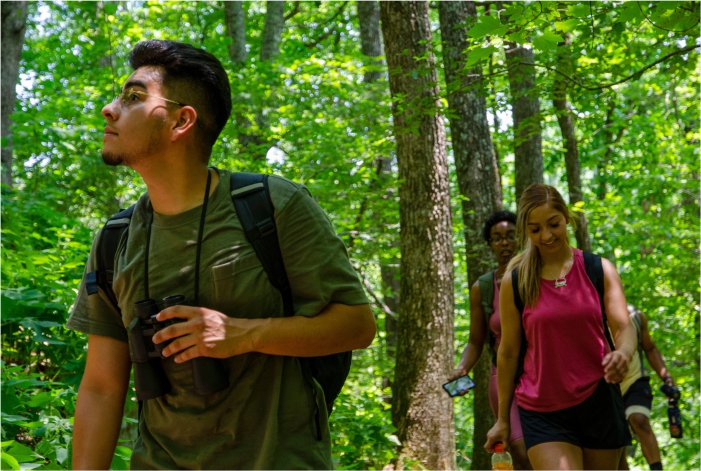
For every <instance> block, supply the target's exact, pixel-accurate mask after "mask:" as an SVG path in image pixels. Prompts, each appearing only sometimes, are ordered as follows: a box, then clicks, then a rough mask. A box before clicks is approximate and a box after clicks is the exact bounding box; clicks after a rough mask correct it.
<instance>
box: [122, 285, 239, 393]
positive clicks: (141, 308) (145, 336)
mask: <svg viewBox="0 0 701 471" xmlns="http://www.w3.org/2000/svg"><path fill="white" fill-rule="evenodd" d="M179 304H185V296H183V295H182V294H176V295H174V296H168V297H166V298H163V307H164V308H167V307H171V306H176V305H179ZM159 312H160V309H159V308H158V306H157V304H156V301H155V300H154V299H145V300H143V301H139V302H137V303H135V304H134V320H132V321H131V323H130V324H129V327H128V328H127V331H128V332H129V355H130V356H131V361H132V363H134V383H135V385H136V398H137V399H138V400H140V401H145V400H147V399H155V398H157V397H160V396H162V395H164V394H166V393H168V392H169V391H170V389H171V384H170V381H168V377H167V376H166V373H165V370H164V369H163V364H162V363H161V362H162V360H163V359H164V357H163V349H164V348H165V347H166V346H168V344H169V343H170V342H169V341H166V342H161V343H159V344H154V343H153V336H154V334H155V333H156V332H158V331H160V330H163V329H165V328H166V327H168V326H170V325H173V324H177V323H179V322H185V321H184V320H182V319H168V320H165V321H162V322H160V321H157V320H156V315H157V314H158V313H159ZM190 363H191V365H192V380H193V383H194V387H195V393H197V394H198V395H200V396H206V395H208V394H212V393H215V392H219V391H222V390H224V389H226V388H228V387H229V378H228V375H227V373H226V370H225V368H224V364H223V362H222V361H221V360H218V359H216V358H207V357H198V358H193V359H192V360H190Z"/></svg>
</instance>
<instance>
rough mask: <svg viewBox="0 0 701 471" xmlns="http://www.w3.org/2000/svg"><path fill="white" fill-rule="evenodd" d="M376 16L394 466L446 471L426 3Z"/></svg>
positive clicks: (444, 324)
mask: <svg viewBox="0 0 701 471" xmlns="http://www.w3.org/2000/svg"><path fill="white" fill-rule="evenodd" d="M380 17H381V19H382V35H383V38H384V44H385V48H386V53H387V65H388V69H389V70H390V76H389V85H390V92H391V93H392V97H393V103H392V114H393V117H394V136H395V139H396V141H397V162H398V166H399V178H400V180H401V182H402V183H401V186H400V188H399V197H400V200H399V201H400V202H399V219H400V225H401V236H400V247H401V253H402V257H401V264H400V271H401V274H402V276H401V282H400V286H401V288H400V289H401V300H400V311H401V313H402V315H401V316H400V318H399V325H398V345H397V365H396V368H395V381H394V395H393V397H392V419H393V422H394V424H395V426H396V427H397V435H398V437H399V440H400V441H401V442H402V450H401V452H400V457H399V463H398V467H399V468H403V467H404V465H407V466H412V467H416V466H415V465H412V464H411V461H418V462H419V463H420V466H423V467H425V468H428V469H453V468H454V467H455V441H454V430H453V401H452V399H450V398H449V397H448V395H447V394H445V391H443V390H442V389H441V384H442V383H443V382H445V378H446V377H447V376H448V375H449V374H450V372H451V371H452V367H453V356H454V353H453V350H454V346H453V342H454V338H453V337H454V335H453V334H454V331H453V310H454V300H453V290H454V286H453V238H452V220H451V214H450V185H449V179H448V161H447V155H446V150H445V128H444V125H443V120H442V119H441V116H440V114H439V111H440V101H439V100H440V97H439V93H438V85H437V80H438V79H437V73H436V66H435V59H434V56H433V51H432V48H431V29H430V20H429V16H428V3H426V2H418V1H408V2H381V3H380ZM399 97H401V98H399ZM400 99H401V100H402V101H401V102H400V101H399V100H400Z"/></svg>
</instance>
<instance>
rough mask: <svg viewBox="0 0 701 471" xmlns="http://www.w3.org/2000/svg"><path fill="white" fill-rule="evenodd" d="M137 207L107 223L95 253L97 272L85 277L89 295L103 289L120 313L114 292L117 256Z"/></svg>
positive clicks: (128, 209) (121, 212) (110, 219)
mask: <svg viewBox="0 0 701 471" xmlns="http://www.w3.org/2000/svg"><path fill="white" fill-rule="evenodd" d="M135 206H136V205H131V206H129V207H128V208H127V209H124V210H122V211H120V212H118V213H117V214H115V215H114V216H112V217H111V218H109V220H108V221H107V222H106V223H105V225H104V227H103V228H102V232H101V233H100V239H99V240H98V241H97V250H96V253H95V257H96V270H95V271H91V272H90V273H88V274H87V275H85V287H86V289H87V291H88V295H93V294H97V293H98V288H102V290H103V291H104V293H105V294H106V295H107V298H108V299H109V300H110V302H111V303H112V305H113V306H114V307H115V308H116V309H117V311H119V304H118V302H117V297H116V296H115V294H114V291H113V290H112V283H113V282H114V261H115V257H116V255H117V246H118V245H119V239H120V238H121V237H122V234H123V233H124V231H126V230H127V229H128V228H129V223H130V222H131V217H132V215H133V214H134V207H135Z"/></svg>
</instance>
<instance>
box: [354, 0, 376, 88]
mask: <svg viewBox="0 0 701 471" xmlns="http://www.w3.org/2000/svg"><path fill="white" fill-rule="evenodd" d="M356 4H357V6H358V23H359V24H360V51H361V52H362V53H363V55H364V56H368V57H377V56H381V55H382V34H381V32H380V5H379V4H378V3H377V2H376V1H375V0H371V1H360V2H356ZM381 64H382V61H381V60H374V61H369V63H368V64H366V65H375V66H377V65H381ZM381 76H382V73H381V72H380V71H379V70H372V71H367V72H365V74H364V75H363V82H365V83H372V82H374V81H376V80H377V79H379V78H380V77H381Z"/></svg>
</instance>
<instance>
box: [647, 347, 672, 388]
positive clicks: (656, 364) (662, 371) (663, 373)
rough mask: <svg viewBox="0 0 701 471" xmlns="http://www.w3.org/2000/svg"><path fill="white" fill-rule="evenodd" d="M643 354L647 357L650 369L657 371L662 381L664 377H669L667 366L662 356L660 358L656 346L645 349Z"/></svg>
mask: <svg viewBox="0 0 701 471" xmlns="http://www.w3.org/2000/svg"><path fill="white" fill-rule="evenodd" d="M645 356H646V357H647V361H648V363H650V366H651V367H652V369H653V370H655V372H657V374H658V375H659V376H660V379H662V381H665V379H666V378H668V377H670V374H669V371H667V366H666V365H665V362H664V358H662V354H661V353H660V351H659V350H658V349H657V347H653V348H651V349H650V350H646V351H645Z"/></svg>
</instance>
